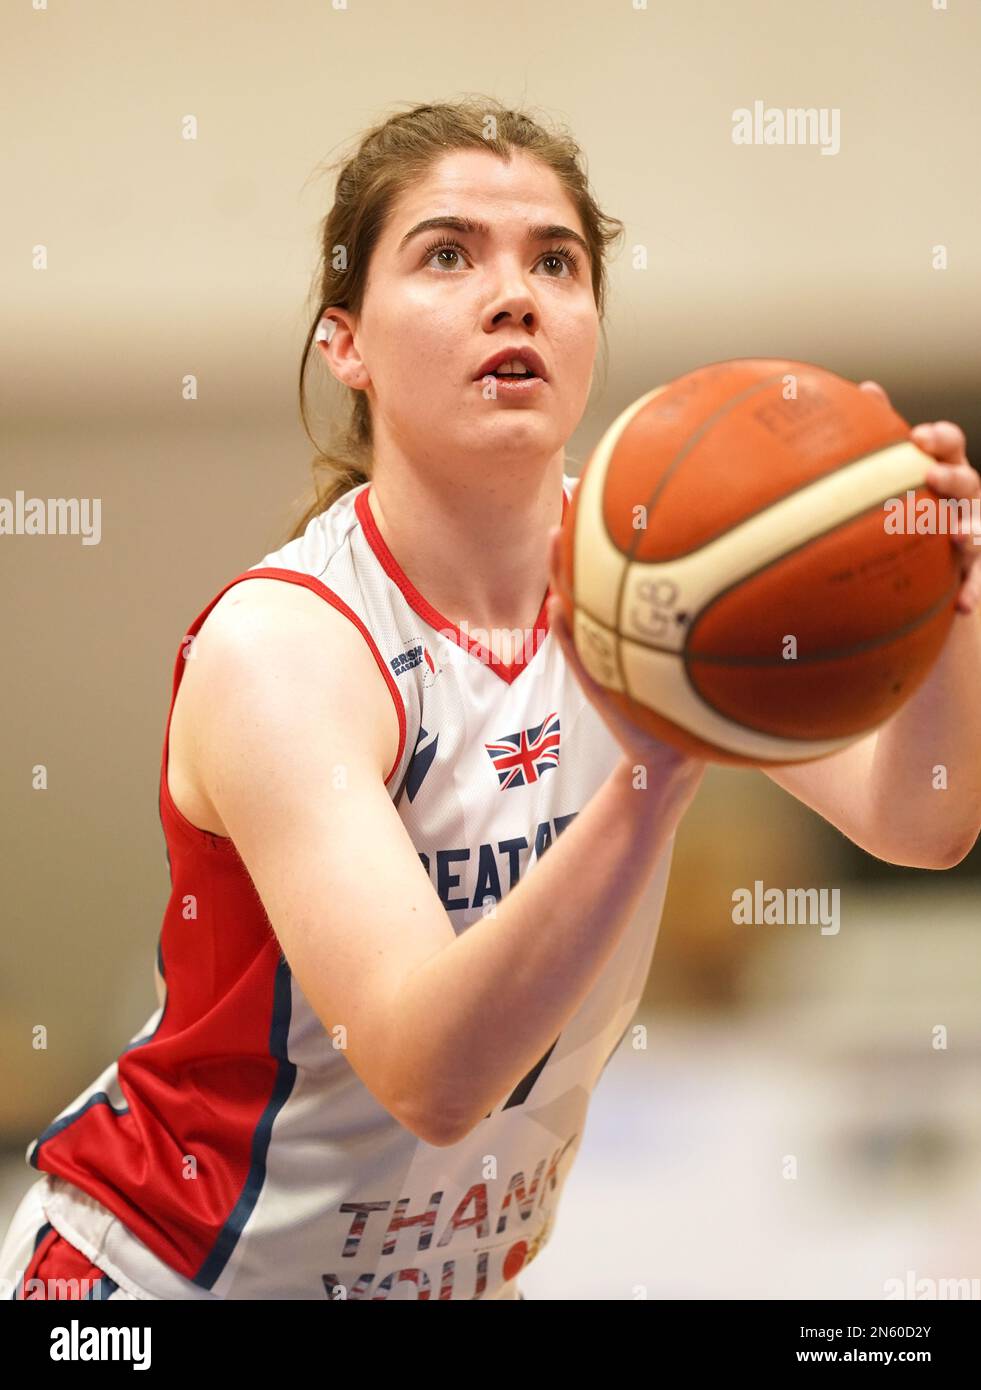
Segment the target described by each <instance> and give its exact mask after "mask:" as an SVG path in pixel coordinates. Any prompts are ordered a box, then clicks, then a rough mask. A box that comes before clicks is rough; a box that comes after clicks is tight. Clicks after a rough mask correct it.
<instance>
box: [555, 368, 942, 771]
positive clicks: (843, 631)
mask: <svg viewBox="0 0 981 1390" xmlns="http://www.w3.org/2000/svg"><path fill="white" fill-rule="evenodd" d="M788 382H790V383H792V387H793V391H792V393H791V395H790V396H788V394H787V383H788ZM805 425H806V426H807V427H806V428H804V426H805ZM929 465H930V458H929V456H928V455H927V454H926V453H925V452H924V451H923V450H921V449H920V448H919V447H918V446H917V444H916V443H915V442H914V441H913V439H912V438H911V430H910V426H909V424H908V423H907V422H906V421H905V420H904V419H903V418H902V417H901V416H900V415H898V414H897V413H896V411H895V410H893V408H892V406H891V405H889V404H888V403H887V402H886V401H885V400H883V399H881V398H879V397H878V396H875V395H870V394H869V393H868V392H865V391H863V390H861V389H860V388H859V387H858V386H857V385H856V384H855V383H854V382H850V381H846V380H845V379H844V378H842V377H839V376H836V375H835V374H834V373H833V372H829V371H825V370H824V369H823V368H821V367H816V366H812V365H810V364H808V363H802V362H790V361H784V360H781V359H767V358H764V359H736V360H733V361H728V362H720V363H713V364H712V365H710V366H707V367H702V368H699V369H698V370H697V371H694V372H690V373H688V374H687V375H686V376H683V377H681V378H679V379H678V380H677V381H675V382H670V383H669V384H668V385H666V386H659V387H657V388H656V389H655V390H653V391H649V392H647V393H646V394H645V395H643V396H641V397H640V398H639V399H638V400H636V401H635V402H634V403H633V404H632V405H631V406H629V407H628V408H627V409H626V410H624V411H623V412H622V413H621V415H620V416H619V417H618V418H617V419H616V420H615V421H614V422H613V424H612V425H611V426H610V427H609V429H608V430H607V431H606V433H605V434H604V435H603V437H602V438H601V439H600V441H599V443H598V445H597V447H596V449H595V450H594V451H593V453H592V455H591V456H590V458H589V461H588V463H587V464H586V467H585V469H584V470H583V474H582V477H581V479H580V482H579V486H578V487H577V488H576V489H575V492H574V494H573V498H572V502H571V505H570V507H569V509H568V512H567V514H566V517H565V521H564V524H563V527H562V532H561V536H560V546H559V586H558V587H559V594H560V597H561V600H562V603H563V607H564V610H565V614H566V618H567V620H568V623H569V627H570V629H571V631H572V634H573V640H574V642H575V645H576V650H577V651H578V653H579V655H580V658H581V659H582V662H583V664H584V665H585V667H586V669H587V670H588V671H589V673H590V675H591V676H593V678H594V679H595V680H597V681H599V683H600V684H601V685H603V686H604V687H605V688H606V689H607V690H608V691H609V692H610V693H611V695H612V698H613V701H614V703H616V704H617V705H618V706H619V707H620V709H621V710H622V712H623V713H624V714H626V715H627V716H628V717H629V718H630V719H632V720H633V721H634V722H635V723H636V724H638V725H639V726H640V727H641V728H642V729H643V730H644V731H646V732H648V733H651V734H654V735H655V736H657V737H659V738H662V739H665V740H666V741H668V742H670V743H673V744H674V745H675V746H676V747H678V748H680V749H681V750H682V751H683V752H685V753H688V754H690V755H693V756H695V757H700V758H705V759H708V760H709V761H713V762H718V763H730V764H737V765H739V764H743V765H750V766H758V765H760V764H767V763H770V764H779V763H800V762H805V761H809V760H811V759H814V758H820V757H824V756H827V755H828V754H831V753H835V752H837V751H839V750H841V749H843V748H846V747H847V746H848V745H849V744H850V743H852V742H854V741H855V740H856V739H859V738H861V737H862V736H863V735H865V734H867V733H869V732H870V731H871V730H872V729H874V728H876V727H877V726H878V725H879V724H882V723H884V722H885V721H886V720H887V719H888V718H890V717H891V715H892V714H894V713H895V711H896V710H897V709H898V708H899V706H900V705H901V704H903V703H904V701H905V700H907V699H908V698H909V696H910V695H911V694H912V692H913V690H914V689H915V688H916V686H917V685H918V684H919V683H920V682H921V681H922V680H923V678H924V677H925V676H926V675H927V673H928V672H929V670H930V668H931V666H932V665H933V662H934V661H935V659H936V657H937V656H938V655H939V653H940V650H941V648H942V646H943V643H944V640H945V638H946V636H947V633H948V631H949V628H950V625H951V623H952V621H953V618H954V613H955V606H956V600H957V592H958V588H959V584H960V563H959V558H958V555H957V551H956V548H955V546H954V545H953V544H952V543H951V541H950V540H949V538H948V537H946V536H944V535H939V534H936V533H934V534H922V533H920V534H916V535H914V536H910V535H909V534H905V535H896V534H888V533H887V531H886V528H884V527H883V524H882V509H883V506H884V504H885V503H886V501H887V499H889V498H892V497H895V496H896V495H897V494H899V495H902V494H903V493H904V492H909V493H911V494H912V495H913V496H914V497H915V498H925V499H926V498H933V499H934V500H935V495H934V494H933V492H932V490H931V489H930V488H929V487H928V486H927V484H926V476H927V469H928V467H929ZM638 513H640V514H641V515H643V516H644V517H645V519H646V524H645V525H644V526H642V527H639V528H638V527H636V526H635V525H634V524H633V518H634V516H636V515H637V514H638ZM788 634H792V635H793V638H794V657H793V660H788V657H787V652H788V648H787V637H788Z"/></svg>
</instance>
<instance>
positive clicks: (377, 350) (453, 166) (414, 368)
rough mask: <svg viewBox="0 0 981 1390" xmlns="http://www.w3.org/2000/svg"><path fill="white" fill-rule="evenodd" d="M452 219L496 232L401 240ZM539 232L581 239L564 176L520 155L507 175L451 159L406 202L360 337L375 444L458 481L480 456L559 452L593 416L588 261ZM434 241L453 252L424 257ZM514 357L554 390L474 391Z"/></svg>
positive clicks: (382, 246) (386, 241)
mask: <svg viewBox="0 0 981 1390" xmlns="http://www.w3.org/2000/svg"><path fill="white" fill-rule="evenodd" d="M446 215H453V216H455V217H459V218H470V219H472V220H473V221H476V222H480V223H483V224H485V226H486V227H487V229H488V230H487V231H486V233H485V232H476V231H461V230H460V229H458V228H448V227H430V228H428V229H427V230H424V231H419V232H416V233H414V234H413V235H411V236H408V239H407V240H404V239H405V238H406V236H407V234H408V233H410V232H412V229H413V228H414V227H415V225H416V223H418V222H420V221H422V220H423V219H429V218H432V217H439V216H446ZM536 225H538V226H549V227H551V226H556V225H558V226H561V227H564V228H567V229H569V230H570V231H573V232H576V233H578V234H579V236H580V237H584V230H583V227H582V223H581V221H580V219H579V215H578V212H577V211H576V208H575V204H574V203H573V202H572V201H571V199H570V198H569V196H568V195H567V194H566V192H565V190H564V189H563V187H562V185H561V183H560V182H559V180H558V178H557V177H556V175H555V174H554V173H553V171H552V170H551V169H550V168H548V167H547V166H546V165H544V164H542V163H541V162H540V161H538V160H536V159H533V158H532V157H531V156H529V155H527V154H525V153H524V152H523V151H516V152H515V153H514V155H513V157H512V160H511V163H510V164H505V163H504V162H503V161H502V160H500V159H498V158H497V157H496V156H495V155H493V154H491V153H489V152H487V153H485V152H484V151H482V150H455V151H451V152H450V153H449V154H447V155H445V156H443V158H442V159H441V160H439V162H438V163H436V164H435V165H434V166H433V167H432V168H431V169H430V171H429V172H428V173H427V174H426V175H425V176H424V177H423V178H422V179H421V180H420V181H419V182H418V183H416V184H414V185H413V186H412V187H411V188H410V189H408V190H407V191H406V192H404V193H403V194H402V195H401V196H400V197H399V199H398V200H397V202H396V204H395V206H394V208H393V211H392V214H391V216H390V219H389V221H388V224H387V225H386V227H385V230H384V231H383V233H382V235H381V237H380V238H379V241H378V244H377V245H376V247H375V250H374V253H373V256H372V262H371V269H370V271H369V276H368V285H367V290H366V295H365V300H364V303H363V306H362V313H361V315H360V319H359V321H358V323H357V326H356V328H355V340H356V343H357V348H358V352H359V354H360V356H361V359H362V362H363V365H364V367H365V369H366V371H367V374H368V378H369V384H368V386H367V388H366V389H367V390H368V395H369V399H370V401H371V407H372V416H373V427H374V432H375V438H376V442H380V440H381V438H382V437H383V435H384V434H387V435H388V437H389V439H391V440H392V441H393V442H395V443H396V445H397V447H398V448H399V449H400V450H401V451H402V452H404V453H406V454H407V455H408V456H410V457H414V458H427V457H428V458H430V459H433V458H434V457H438V458H442V459H443V460H445V461H447V462H448V463H449V464H450V466H453V467H456V468H458V467H459V464H460V460H461V458H465V459H469V460H472V459H473V456H474V455H475V454H477V455H482V456H484V457H485V458H486V460H487V462H488V464H492V463H493V462H494V461H495V460H496V461H497V463H498V464H500V463H501V462H502V461H503V460H504V458H505V457H510V458H514V459H517V460H519V461H520V459H521V458H522V457H528V456H531V455H534V456H539V457H540V456H542V455H543V454H544V455H547V456H551V455H553V454H555V453H556V452H558V451H559V450H561V449H562V448H563V447H564V445H565V443H566V441H567V440H568V439H569V436H570V435H571V434H572V432H573V430H574V429H575V427H576V425H577V424H578V423H579V420H580V419H581V418H582V414H583V411H584V410H585V407H586V401H587V398H588V396H589V389H590V384H591V381H592V373H593V364H594V360H595V356H596V344H597V338H598V332H599V319H598V315H597V310H596V302H595V300H594V298H593V291H592V280H591V275H590V265H589V254H588V251H587V249H586V248H585V247H584V246H582V245H580V244H579V242H578V241H576V240H575V239H573V238H570V237H569V236H567V235H563V234H561V233H560V234H558V235H554V236H550V237H546V238H543V239H536V240H530V239H529V238H528V229H529V227H533V226H536ZM439 241H446V242H453V243H454V245H452V246H449V245H447V246H445V247H439V248H436V249H433V250H430V249H429V248H430V247H431V246H432V244H433V243H434V242H439ZM560 248H561V249H560ZM564 251H572V252H573V253H574V255H575V257H576V258H577V262H578V264H575V265H574V264H572V263H571V261H570V260H569V259H567V257H566V255H565V254H563V252H564ZM518 344H523V345H527V346H528V347H533V348H534V349H535V351H536V352H537V353H538V354H539V355H540V357H541V358H542V360H543V362H544V366H545V371H546V373H547V378H548V379H547V380H546V381H539V382H538V383H536V384H535V385H534V386H533V387H532V389H531V390H527V389H522V390H513V389H512V390H510V391H509V390H507V389H499V385H498V387H497V388H495V386H494V385H493V384H492V383H491V384H488V382H487V381H486V380H485V379H480V378H479V376H478V374H479V373H480V370H481V367H482V366H483V364H484V363H485V362H486V360H487V359H488V358H489V357H490V356H491V355H492V354H494V353H495V352H497V351H498V350H500V349H501V348H503V347H510V346H513V345H518ZM475 378H477V379H476V380H475ZM495 390H496V391H497V394H496V398H495V397H494V395H493V394H492V392H494V391H495Z"/></svg>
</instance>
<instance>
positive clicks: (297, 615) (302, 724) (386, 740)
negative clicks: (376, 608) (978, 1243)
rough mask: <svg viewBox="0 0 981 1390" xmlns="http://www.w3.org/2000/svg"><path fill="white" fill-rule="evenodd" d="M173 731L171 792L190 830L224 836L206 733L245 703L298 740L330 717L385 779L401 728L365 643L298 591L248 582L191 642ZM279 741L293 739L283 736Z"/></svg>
mask: <svg viewBox="0 0 981 1390" xmlns="http://www.w3.org/2000/svg"><path fill="white" fill-rule="evenodd" d="M186 656H187V664H186V669H185V671H184V674H183V676H182V678H181V683H180V687H179V688H178V692H177V699H176V700H175V703H174V712H173V716H172V719H171V726H170V741H169V765H168V776H167V781H168V786H169V789H170V794H171V796H172V797H173V800H174V803H175V805H176V806H177V808H178V810H179V811H180V812H181V814H182V815H183V816H185V817H186V819H187V820H189V821H190V822H191V824H192V825H196V826H198V827H199V828H200V829H202V830H208V831H211V832H212V833H213V834H217V835H227V833H228V832H227V830H226V828H225V826H224V825H223V823H222V821H221V817H220V816H219V815H218V812H217V811H216V810H215V807H214V805H213V803H212V800H211V798H210V797H209V795H208V792H207V785H208V782H209V779H210V777H212V776H213V773H214V770H213V769H209V767H208V757H207V752H208V746H209V733H208V731H209V728H210V727H211V721H213V720H214V719H215V718H220V717H222V713H223V712H228V711H231V710H233V709H237V710H239V711H241V712H242V714H243V715H245V717H247V709H248V705H249V702H250V700H254V702H255V704H256V706H257V707H258V706H259V705H260V704H261V706H262V707H263V709H264V710H265V711H266V713H267V714H268V711H269V710H270V709H271V708H273V707H276V708H279V709H281V710H282V712H283V713H282V718H283V719H284V720H290V721H291V722H292V723H293V724H294V725H295V731H296V737H297V738H309V737H310V736H311V728H310V723H311V721H316V720H317V718H318V716H320V717H322V718H323V719H327V718H330V717H331V716H335V717H336V719H337V720H343V722H344V728H345V735H346V737H348V738H350V739H352V740H357V741H358V742H359V743H360V744H361V745H362V746H363V747H364V748H365V749H366V751H367V752H368V754H369V756H371V757H372V758H373V759H375V760H376V762H377V766H378V768H379V772H380V776H381V778H382V779H384V778H385V776H387V774H388V772H389V771H390V769H391V767H392V766H393V764H394V762H395V759H396V756H397V754H398V747H399V732H400V730H399V719H398V715H397V713H396V709H395V704H394V701H393V700H392V696H391V693H390V691H389V689H388V687H387V683H386V681H385V677H384V676H383V674H382V672H381V670H380V669H379V667H378V663H377V662H376V661H375V658H374V655H373V654H372V651H371V648H370V647H369V644H368V642H367V641H366V640H365V637H364V634H363V633H362V632H361V631H359V629H358V628H357V626H356V625H355V624H354V623H353V622H352V621H351V619H350V618H349V617H348V616H346V614H344V613H342V612H340V611H339V610H338V609H337V608H335V607H334V606H333V604H331V603H329V602H327V601H326V600H325V599H324V598H323V597H322V596H321V595H319V594H316V593H314V592H313V591H312V590H310V589H309V588H307V587H306V586H305V585H302V584H291V583H289V582H287V581H284V580H278V579H250V580H248V581H242V582H241V583H239V584H235V585H233V587H232V588H231V589H229V590H228V591H227V593H225V594H223V595H222V596H221V598H220V599H219V600H218V602H217V603H216V604H215V606H214V608H213V609H212V610H211V612H210V613H209V614H208V616H207V618H206V619H205V620H204V622H203V623H202V625H201V628H200V630H199V632H198V634H197V636H196V637H195V639H194V640H193V641H192V642H190V643H188V647H187V652H186ZM283 732H284V733H288V732H289V730H286V729H284V730H283Z"/></svg>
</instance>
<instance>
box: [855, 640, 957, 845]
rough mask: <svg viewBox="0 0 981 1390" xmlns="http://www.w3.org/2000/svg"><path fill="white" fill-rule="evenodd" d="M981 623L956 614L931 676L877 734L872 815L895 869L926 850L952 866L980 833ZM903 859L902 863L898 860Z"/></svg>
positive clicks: (870, 790) (871, 790) (872, 789)
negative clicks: (891, 850)
mask: <svg viewBox="0 0 981 1390" xmlns="http://www.w3.org/2000/svg"><path fill="white" fill-rule="evenodd" d="M979 691H981V615H979V614H978V612H973V613H963V614H958V615H957V616H956V617H955V619H954V624H953V628H952V630H951V632H950V633H949V635H948V637H947V641H946V643H945V644H944V648H943V651H942V652H941V654H940V656H939V658H938V659H937V662H936V664H935V665H934V667H933V669H932V670H931V671H930V674H929V675H928V676H927V677H926V679H925V680H924V681H923V683H922V684H921V685H920V687H919V688H918V689H917V690H916V691H915V692H914V693H913V694H912V695H911V696H910V698H909V699H908V700H907V701H906V703H905V704H904V705H903V706H902V707H901V709H899V711H898V712H897V713H896V714H895V715H893V717H892V719H890V720H889V721H888V723H886V724H884V725H883V726H882V728H881V729H880V730H879V734H878V737H877V739H876V745H875V752H874V755H873V758H872V767H871V776H870V787H869V804H870V814H871V815H872V816H874V817H875V818H876V819H877V820H878V822H879V823H880V824H881V825H883V826H886V825H888V826H889V829H890V836H891V840H892V841H894V842H895V848H896V853H897V854H898V855H899V856H900V858H899V860H898V862H906V859H909V860H910V862H914V860H913V856H914V855H915V854H921V853H922V851H923V848H924V846H926V847H928V848H931V849H932V848H936V849H938V850H939V852H940V854H941V856H942V857H943V859H944V862H945V863H953V862H956V860H957V858H959V857H961V856H962V855H963V854H965V853H966V852H967V850H968V849H969V848H970V847H971V845H972V844H973V843H974V841H975V839H976V838H977V835H978V830H979V827H981V701H979V699H978V694H979ZM904 852H905V854H906V859H903V858H902V856H903V854H904Z"/></svg>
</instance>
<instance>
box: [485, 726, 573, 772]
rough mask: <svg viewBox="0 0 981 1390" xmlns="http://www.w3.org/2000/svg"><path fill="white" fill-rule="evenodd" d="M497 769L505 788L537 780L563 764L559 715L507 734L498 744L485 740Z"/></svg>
mask: <svg viewBox="0 0 981 1390" xmlns="http://www.w3.org/2000/svg"><path fill="white" fill-rule="evenodd" d="M484 747H485V748H486V749H487V752H488V755H489V756H490V760H491V762H492V763H493V764H494V767H495V769H496V771H497V777H498V781H499V782H500V784H501V790H502V791H504V790H506V788H508V787H524V786H527V785H528V783H530V782H537V781H538V779H539V777H541V775H542V773H543V772H548V770H549V768H552V767H558V765H559V716H558V714H556V713H554V712H553V713H552V714H548V715H546V716H545V718H544V719H543V720H542V722H541V723H540V724H536V725H535V727H534V728H532V729H522V730H521V732H520V733H517V734H505V735H504V736H503V737H502V738H500V739H498V741H497V742H496V743H485V744H484Z"/></svg>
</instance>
